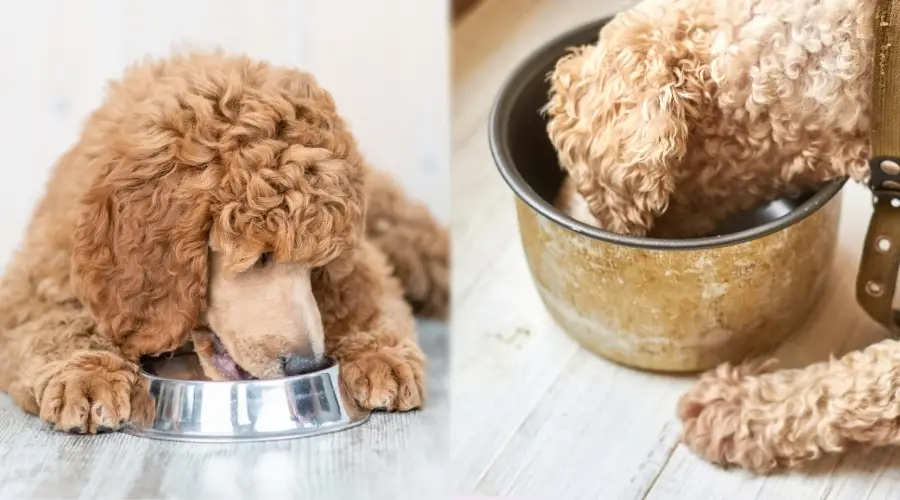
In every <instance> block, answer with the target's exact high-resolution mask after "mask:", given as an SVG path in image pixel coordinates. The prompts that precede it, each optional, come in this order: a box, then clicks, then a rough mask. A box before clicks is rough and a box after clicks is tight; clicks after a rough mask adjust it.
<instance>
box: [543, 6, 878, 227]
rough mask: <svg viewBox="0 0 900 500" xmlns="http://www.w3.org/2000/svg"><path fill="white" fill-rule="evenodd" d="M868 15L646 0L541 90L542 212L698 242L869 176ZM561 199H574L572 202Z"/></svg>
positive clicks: (562, 63)
mask: <svg viewBox="0 0 900 500" xmlns="http://www.w3.org/2000/svg"><path fill="white" fill-rule="evenodd" d="M873 8H874V1H873V0H854V1H850V2H847V1H843V0H840V1H838V0H835V1H826V2H821V1H817V0H800V1H792V0H750V1H741V2H732V1H729V0H715V1H707V0H645V1H643V2H641V3H640V4H638V5H636V6H634V7H632V8H630V9H628V10H626V11H623V12H621V13H619V14H617V15H616V16H615V17H614V18H613V19H612V20H611V21H610V22H609V23H608V24H607V25H606V26H604V27H603V29H602V30H601V32H600V37H599V40H598V42H597V43H595V44H593V45H587V46H583V47H576V48H573V50H572V51H571V52H570V53H569V54H568V55H566V56H565V57H563V58H561V59H560V60H559V61H558V63H557V65H556V68H555V70H554V72H553V74H552V75H551V78H550V82H551V96H550V100H549V102H548V104H547V107H546V111H547V113H548V116H549V119H550V120H549V123H548V133H549V136H550V138H551V140H552V142H553V145H554V147H555V148H556V150H557V152H558V156H559V161H560V164H561V166H562V167H563V168H564V169H565V170H566V172H567V173H568V178H567V184H566V186H564V188H563V190H562V196H561V199H560V200H558V201H557V202H556V205H557V206H558V207H559V208H561V209H563V210H564V211H566V212H568V213H569V214H570V215H572V216H573V217H574V218H577V219H579V220H581V221H582V222H585V223H588V224H592V225H595V226H597V227H600V228H601V229H605V230H608V231H612V232H615V233H621V234H629V235H636V236H648V235H649V236H654V237H671V238H686V237H695V236H703V235H707V234H709V233H710V232H711V231H713V230H714V229H715V227H716V225H717V224H718V223H719V222H721V221H722V220H723V219H726V218H727V217H728V216H730V215H732V214H734V213H736V212H739V211H742V210H746V209H749V208H751V207H753V206H755V205H757V204H759V203H761V202H764V201H767V200H771V199H774V198H777V197H779V196H793V195H797V194H801V193H803V192H806V191H808V190H810V189H812V188H815V187H817V186H818V185H820V184H821V183H822V182H824V181H826V180H829V179H834V178H837V177H842V176H846V175H849V176H851V177H853V178H854V179H857V180H862V179H864V178H865V177H866V174H867V172H868V169H867V163H866V162H867V160H868V137H869V135H868V134H869V117H868V107H869V104H870V93H869V87H870V86H871V69H872V68H871V67H872V64H871V60H870V59H871V57H872V47H871V41H872V40H871V32H872V27H871V26H870V24H871V19H872V17H871V16H872V11H873ZM573 197H577V198H578V200H576V201H571V199H572V198H573Z"/></svg>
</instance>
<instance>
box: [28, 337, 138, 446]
mask: <svg viewBox="0 0 900 500" xmlns="http://www.w3.org/2000/svg"><path fill="white" fill-rule="evenodd" d="M143 389H144V383H143V382H142V381H141V380H140V378H139V376H138V367H137V365H135V364H134V363H131V362H128V361H126V360H125V359H123V358H121V357H119V356H117V355H115V354H113V353H109V352H103V351H82V352H78V353H75V354H74V355H72V356H71V357H70V358H68V359H65V360H62V361H57V362H54V363H51V364H50V365H48V366H47V367H46V368H45V369H44V370H42V372H41V374H40V375H39V376H38V378H37V381H36V383H35V387H34V397H35V401H36V403H37V405H38V407H39V408H40V413H39V414H40V417H41V420H43V421H45V422H47V423H49V424H52V425H53V427H54V429H56V430H58V431H64V432H69V433H74V434H97V433H101V432H112V431H116V430H118V429H119V428H120V427H121V426H122V424H124V423H125V422H126V421H127V420H134V419H136V418H139V419H144V418H146V417H147V416H149V411H150V408H151V404H150V397H149V394H148V393H147V392H146V390H143Z"/></svg>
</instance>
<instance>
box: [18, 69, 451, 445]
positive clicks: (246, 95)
mask: <svg viewBox="0 0 900 500" xmlns="http://www.w3.org/2000/svg"><path fill="white" fill-rule="evenodd" d="M367 221H368V224H369V226H373V227H376V230H375V231H373V232H372V233H371V236H372V237H371V239H369V235H367V234H366V225H367V224H366V222H367ZM401 244H402V245H403V246H404V248H403V250H402V251H400V250H397V249H396V248H395V246H396V245H401ZM448 246H449V245H448V244H447V235H446V230H445V228H443V227H442V226H440V225H439V224H438V223H437V222H436V221H435V220H434V219H433V218H432V217H431V215H430V214H429V213H428V212H427V210H426V209H425V208H424V207H422V206H421V205H419V204H418V203H416V202H413V201H411V200H409V199H407V198H406V197H405V196H404V194H403V193H402V191H401V190H400V189H399V188H398V187H397V186H396V185H394V184H393V183H392V182H391V181H390V180H388V179H386V177H385V176H384V174H381V173H378V172H376V171H374V170H372V169H371V168H368V167H367V166H366V165H365V163H364V161H363V159H362V157H361V154H360V153H359V151H358V148H357V145H356V142H355V139H354V138H353V136H352V135H351V133H350V132H349V130H348V129H347V127H346V126H345V124H344V123H343V121H342V119H341V118H340V116H339V114H338V113H337V109H336V107H335V104H334V102H333V99H332V98H331V96H330V94H329V93H328V92H327V91H325V90H324V89H322V88H321V87H319V86H318V84H317V83H316V81H315V79H314V78H313V77H312V76H311V75H309V74H307V73H303V72H301V71H298V70H295V69H291V68H285V67H276V66H272V65H269V64H266V63H264V62H259V61H254V60H251V59H249V58H246V57H238V56H229V55H226V54H223V53H220V52H215V53H188V54H180V55H175V56H173V57H171V58H167V59H163V60H148V61H145V62H142V63H140V64H137V65H135V66H133V67H131V68H129V69H128V70H127V71H126V73H125V76H124V77H123V79H122V80H121V81H118V82H115V83H113V84H111V85H110V87H109V89H108V93H107V98H106V100H105V102H104V103H103V104H102V105H101V106H100V107H99V108H98V109H97V110H96V111H95V112H94V113H93V114H92V115H91V117H90V118H89V119H88V121H87V123H86V124H85V126H84V130H83V132H82V134H81V137H80V139H79V141H78V142H77V144H76V145H75V146H74V147H73V148H71V149H70V150H69V151H68V152H67V153H66V154H65V155H64V156H63V157H62V158H61V160H60V162H59V164H58V165H57V167H56V168H55V169H54V171H53V174H52V177H51V180H50V183H49V186H48V188H47V192H46V194H45V196H44V198H43V199H42V201H41V202H40V204H39V206H38V208H37V210H36V213H35V215H34V217H33V220H32V222H31V225H30V227H29V230H28V232H27V235H26V238H25V241H24V244H23V245H22V247H21V250H20V251H18V253H17V254H16V255H15V257H14V259H13V261H12V263H11V264H10V266H9V268H8V270H7V272H6V274H5V276H4V277H3V279H2V282H0V346H2V349H3V352H4V357H3V358H4V360H3V363H2V365H0V389H2V390H5V391H8V392H9V393H10V395H11V396H12V397H13V399H14V400H15V401H16V402H17V403H18V404H19V405H20V406H21V407H22V408H23V409H25V410H26V411H29V412H32V413H38V414H40V416H41V417H42V418H43V419H44V420H46V421H48V422H50V423H52V424H54V425H55V426H56V428H57V429H62V430H74V431H77V432H89V433H94V432H98V431H100V430H103V429H117V428H118V427H119V425H120V424H121V422H122V420H125V419H127V418H129V417H130V416H131V415H133V414H135V413H139V412H137V411H135V408H136V404H137V402H135V404H131V401H132V396H135V395H138V394H140V393H141V391H140V390H135V389H136V387H137V386H136V377H135V374H136V370H137V365H136V363H137V362H138V359H139V357H140V356H143V355H154V354H160V353H164V352H169V351H172V350H175V349H176V348H178V347H179V346H181V345H182V344H183V343H184V342H185V341H186V340H187V339H189V338H193V339H194V340H195V342H196V344H197V353H198V355H199V357H200V359H201V362H203V365H204V369H205V370H206V371H207V375H209V376H210V377H211V378H222V374H221V373H218V372H216V370H215V369H214V367H213V366H212V364H211V363H209V357H208V354H209V353H208V349H206V350H205V349H204V345H203V340H204V338H203V334H204V332H208V331H209V330H210V328H211V327H212V328H213V329H214V330H216V329H217V328H216V327H217V325H214V324H213V325H210V324H207V321H212V320H210V319H209V314H208V310H209V308H210V304H211V301H212V302H214V301H216V300H217V297H219V301H220V302H222V300H221V297H222V296H223V295H224V294H223V293H222V292H223V290H224V287H226V286H228V287H231V291H232V295H231V296H232V298H235V300H234V302H232V303H224V304H219V306H218V307H219V308H220V309H223V310H225V311H227V313H226V314H223V315H221V318H223V319H221V320H220V321H224V322H226V323H227V322H229V321H231V322H232V323H233V322H234V321H237V320H238V319H239V318H238V317H239V316H246V318H244V319H245V320H246V319H249V320H250V321H244V322H243V323H233V324H241V325H254V324H271V323H266V318H268V317H269V316H273V315H274V316H278V317H281V318H282V320H283V321H282V323H280V324H283V325H288V324H291V325H293V323H290V321H294V320H291V318H293V317H295V316H296V314H297V313H296V311H292V310H291V304H292V302H290V301H289V300H287V299H279V300H281V302H277V301H276V303H274V304H266V305H263V306H262V307H260V308H256V309H253V310H247V309H241V307H240V306H241V303H242V302H247V303H253V302H252V300H253V297H250V291H249V290H250V287H242V285H241V284H242V283H245V282H242V281H240V280H241V279H242V278H241V276H248V275H256V276H264V278H260V279H259V280H257V281H258V282H259V283H262V285H263V288H265V287H266V286H269V287H273V286H276V285H275V284H276V283H284V284H287V285H290V284H296V283H299V282H302V281H303V280H304V279H305V280H306V281H307V282H309V281H310V280H311V282H312V283H311V286H312V290H313V292H314V295H315V304H317V307H318V313H319V314H320V315H321V325H322V328H323V329H324V336H325V338H324V343H325V348H326V351H327V352H328V353H330V354H331V355H333V356H335V357H337V358H338V360H339V361H341V363H342V369H343V370H344V375H345V377H344V382H345V383H346V385H347V387H348V389H349V391H350V393H351V395H353V396H354V397H355V398H356V399H357V400H358V401H360V403H361V404H363V405H364V406H366V407H369V408H375V407H379V408H387V409H400V410H406V409H411V408H414V407H417V406H419V405H420V404H421V399H422V396H423V395H424V387H423V384H422V378H423V373H424V368H423V367H424V357H423V355H422V353H421V351H420V350H419V347H418V344H417V341H416V336H415V328H414V327H415V325H414V322H413V319H412V318H413V316H412V310H411V309H410V306H409V304H407V303H406V302H405V301H404V300H403V297H404V294H405V295H406V296H407V297H408V298H409V300H410V302H413V303H414V304H416V305H417V307H418V308H419V310H420V311H422V312H423V313H425V314H431V315H436V316H441V315H443V314H445V312H446V309H447V300H448V298H447V297H448V293H447V290H446V287H447V266H448V265H449V262H448V261H449V256H448V254H449V249H448ZM210 256H214V257H215V259H211V258H210ZM261 256H271V260H272V263H271V264H268V265H269V266H270V269H269V271H267V272H268V274H263V272H262V270H261V267H260V266H261V265H262V264H260V262H263V260H262V259H261ZM214 263H215V264H214ZM395 270H396V272H395ZM219 275H220V276H221V277H222V280H219V281H216V282H211V281H210V276H219ZM267 280H268V281H267ZM219 283H226V284H227V285H225V284H223V285H219ZM267 283H268V284H269V285H266V284H267ZM235 290H236V292H235ZM271 295H272V296H273V297H276V298H277V297H279V296H280V295H290V294H289V293H287V294H285V293H281V294H280V295H279V293H277V291H276V290H273V291H272V292H271ZM244 299H246V300H244ZM279 315H280V316H279ZM289 320H290V321H289ZM298 328H299V327H298ZM220 329H221V330H222V331H228V330H229V325H228V324H225V325H224V326H222V327H220ZM217 333H219V332H218V331H217ZM258 333H259V335H249V334H248V339H249V340H248V339H244V340H246V342H245V343H244V344H241V343H239V342H237V340H236V339H233V338H227V337H226V338H223V341H225V344H226V345H227V346H229V350H230V351H232V354H233V355H234V357H235V359H243V360H249V361H250V362H251V363H250V364H251V365H252V366H256V365H259V364H261V363H262V362H263V361H265V362H268V363H269V364H270V365H271V364H273V363H279V365H278V366H281V364H280V363H281V361H280V359H281V357H282V356H283V355H285V354H286V352H285V351H284V349H286V348H289V347H290V348H294V347H295V346H293V345H289V344H291V342H293V341H294V340H296V339H288V338H286V337H285V335H283V332H272V331H268V332H258ZM306 333H309V332H306ZM235 346H237V347H235ZM248 346H249V347H254V346H255V347H256V348H257V349H256V350H252V349H250V348H249V347H248ZM205 347H208V345H206V346H205ZM204 361H205V362H204ZM254 362H255V363H256V364H254ZM266 374H274V373H273V372H265V373H264V374H259V373H254V375H258V376H262V375H266ZM126 402H128V404H126Z"/></svg>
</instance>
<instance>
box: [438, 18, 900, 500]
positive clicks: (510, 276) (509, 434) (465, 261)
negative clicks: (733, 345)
mask: <svg viewBox="0 0 900 500" xmlns="http://www.w3.org/2000/svg"><path fill="white" fill-rule="evenodd" d="M626 6H627V3H625V2H615V1H610V0H487V2H486V3H485V4H483V5H482V6H480V7H478V8H477V10H475V11H474V12H473V13H472V14H471V16H470V17H468V18H467V19H465V20H464V22H463V23H462V24H461V25H460V26H458V27H457V28H456V30H455V33H454V40H453V57H454V75H453V103H454V109H453V163H452V167H451V168H452V175H453V192H452V198H451V199H452V200H453V222H452V224H453V235H454V241H453V245H454V269H453V280H454V281H453V287H454V290H453V301H454V309H455V310H454V314H453V318H452V335H451V338H452V352H453V359H452V377H453V386H452V387H453V389H452V397H451V401H452V403H451V408H452V418H451V426H452V443H453V445H452V449H451V459H452V464H453V465H452V467H451V469H450V475H451V480H452V483H453V485H454V488H455V489H456V490H457V491H467V492H469V491H475V492H478V493H479V494H485V495H497V496H504V497H509V498H521V499H526V498H533V499H548V500H553V499H560V500H576V499H586V500H596V499H602V500H610V499H613V500H614V499H642V498H648V499H654V500H668V499H687V500H718V499H723V500H724V499H727V500H743V499H756V498H758V499H761V500H768V499H771V500H780V499H785V500H815V499H846V500H863V499H873V500H874V499H884V500H888V499H896V498H900V453H895V450H893V449H884V450H878V451H875V452H870V453H867V454H866V453H859V452H857V453H855V454H850V455H847V456H845V457H840V458H828V459H825V460H823V461H821V462H819V463H817V464H815V466H814V467H812V468H811V469H810V470H807V471H805V473H803V474H801V473H793V474H789V475H781V476H773V477H768V478H766V477H754V476H751V475H749V474H747V473H744V472H742V471H728V472H726V471H723V470H719V469H717V468H715V467H712V466H710V465H708V464H706V463H704V462H702V461H700V460H699V459H697V458H695V457H694V456H693V455H692V454H691V453H690V452H689V451H688V450H687V449H686V448H684V447H683V446H681V445H679V443H678V433H679V432H680V426H679V423H678V421H677V419H676V418H675V414H674V407H675V403H676V400H677V399H678V397H679V396H680V395H681V394H682V393H683V392H684V391H685V390H686V389H687V388H688V387H689V386H690V384H691V383H692V379H691V378H690V377H668V376H661V375H651V374H647V373H642V372H638V371H634V370H629V369H626V368H623V367H620V366H616V365H614V364H612V363H610V362H607V361H605V360H603V359H601V358H599V357H597V356H594V355H592V354H590V353H588V352H587V351H585V350H583V349H581V348H579V347H578V346H577V345H576V344H575V343H574V342H573V341H571V340H569V339H568V338H567V337H566V336H565V335H564V334H563V333H562V332H561V330H560V329H558V328H557V327H556V326H555V325H554V324H553V322H552V321H551V319H550V318H549V316H548V315H547V314H546V313H545V312H544V309H543V308H542V306H541V303H540V300H539V298H538V295H537V293H536V291H535V290H534V288H533V286H532V282H531V279H530V277H529V272H528V269H527V266H526V263H525V258H524V255H523V253H522V249H521V246H520V243H519V239H518V233H517V226H516V219H515V214H514V207H513V195H512V194H511V192H510V191H509V190H508V189H507V187H506V185H505V184H504V182H503V181H502V179H501V178H500V175H499V174H498V173H497V172H496V170H495V168H494V166H493V163H492V161H491V156H490V153H489V150H488V142H487V123H486V122H487V117H488V112H489V109H490V106H491V104H492V102H493V99H494V97H495V95H496V92H497V91H498V89H499V87H500V85H501V84H502V82H503V80H504V79H505V77H506V76H507V75H508V74H509V73H510V72H511V70H512V69H513V68H514V66H515V65H516V64H517V63H518V62H519V61H521V60H522V59H523V58H524V57H525V56H526V55H527V54H528V53H529V52H530V51H531V50H533V49H534V48H536V47H538V46H539V45H540V44H541V43H543V42H544V41H547V40H549V39H550V38H552V37H554V36H555V35H557V34H559V33H561V32H563V31H565V30H566V29H568V28H570V27H574V26H576V25H580V24H583V23H586V22H588V21H590V20H592V19H595V18H598V17H601V16H605V15H607V14H611V13H613V12H615V11H617V10H620V9H622V8H624V7H626ZM844 195H845V196H846V198H845V203H844V207H845V208H844V213H843V216H842V228H841V241H840V249H839V251H838V253H837V257H836V259H835V263H834V265H835V266H836V268H835V272H836V274H837V278H836V279H835V280H833V282H832V283H831V286H830V288H829V291H828V296H827V298H826V300H825V301H824V304H823V306H822V307H821V309H820V311H819V313H818V314H817V316H816V318H815V320H814V321H813V322H812V324H811V325H809V327H808V328H806V329H805V330H804V331H802V332H798V334H797V335H796V336H795V337H794V338H793V339H792V340H790V341H789V342H788V343H787V344H786V345H785V346H784V347H783V348H782V349H781V350H780V351H779V353H777V354H778V355H779V356H780V357H782V358H783V359H784V360H785V361H786V362H787V363H788V364H792V365H798V364H803V363H808V362H810V361H813V360H819V359H823V358H825V357H827V355H828V354H829V353H835V354H840V353H843V352H845V351H847V350H849V349H853V348H857V347H860V346H863V345H866V344H868V343H870V342H873V341H875V340H878V339H879V338H881V336H882V332H881V331H880V329H879V328H878V326H876V325H875V324H874V323H873V322H871V321H869V320H868V319H867V318H866V317H865V316H864V314H863V313H862V312H861V311H860V310H859V309H858V308H857V306H856V303H855V301H854V290H853V286H854V282H855V273H856V267H857V265H858V259H859V254H860V250H861V245H862V239H863V236H864V234H865V229H866V224H867V221H868V215H869V213H870V211H871V209H870V203H869V198H868V196H867V195H866V191H865V190H864V189H862V188H861V187H859V186H849V187H848V188H846V190H845V192H844Z"/></svg>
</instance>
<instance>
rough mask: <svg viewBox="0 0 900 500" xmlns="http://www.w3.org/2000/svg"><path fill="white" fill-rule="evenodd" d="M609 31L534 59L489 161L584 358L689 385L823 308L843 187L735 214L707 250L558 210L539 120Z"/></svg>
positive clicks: (573, 35)
mask: <svg viewBox="0 0 900 500" xmlns="http://www.w3.org/2000/svg"><path fill="white" fill-rule="evenodd" d="M607 21H608V20H607V19H604V20H601V21H597V22H594V23H591V24H588V25H586V26H583V27H581V28H577V29H575V30H573V31H571V32H569V33H567V34H565V35H563V36H561V37H560V38H558V39H556V40H554V41H552V42H550V43H549V44H547V45H545V46H544V47H543V48H541V49H539V50H538V51H536V52H535V53H534V54H533V55H532V56H531V57H530V58H528V59H527V60H526V61H525V62H524V63H523V64H521V65H520V66H519V68H518V69H516V70H515V72H514V73H513V74H512V75H511V77H510V78H509V79H508V81H507V83H506V84H505V86H504V87H503V88H502V90H501V92H500V95H499V97H498V99H497V101H496V103H495V105H494V109H493V111H492V115H491V118H490V143H491V149H492V152H493V155H494V160H495V163H496V164H497V167H498V168H499V170H500V173H501V174H502V175H503V177H504V179H505V180H506V182H507V183H508V184H509V186H510V188H511V189H512V190H513V192H514V193H515V194H516V206H517V214H518V220H519V230H520V233H521V239H522V243H523V247H524V250H525V255H526V258H527V261H528V265H529V267H530V271H531V276H532V278H533V280H534V282H535V285H536V287H537V290H538V292H539V293H540V296H541V298H542V300H543V303H544V304H545V306H546V308H547V309H548V311H549V312H550V314H551V315H552V317H553V318H554V319H555V321H556V322H557V323H558V324H559V325H560V326H561V327H562V329H563V330H565V331H566V332H567V333H568V334H569V335H570V336H571V337H573V338H574V339H575V340H576V341H578V342H579V343H581V344H582V345H583V346H584V347H585V348H587V349H589V350H591V351H594V352H595V353H598V354H600V355H602V356H605V357H607V358H609V359H611V360H614V361H617V362H620V363H623V364H625V365H629V366H633V367H638V368H644V369H649V370H657V371H670V372H693V371H699V370H705V369H708V368H711V367H713V366H715V365H717V364H719V363H721V362H723V361H739V360H742V359H745V358H746V357H748V356H751V355H754V354H761V353H762V352H764V351H766V350H769V349H771V348H773V347H775V346H776V345H778V344H779V343H781V342H782V341H783V340H784V339H786V338H787V337H788V336H789V335H790V334H791V333H793V332H794V331H796V330H797V329H798V328H799V327H800V326H802V324H803V323H804V322H805V321H806V320H807V319H808V318H809V316H810V315H811V313H812V311H813V310H814V308H815V306H816V304H817V303H818V301H819V299H820V297H821V296H822V295H823V294H822V291H823V287H824V285H825V283H826V280H827V277H828V275H829V269H830V262H831V259H832V256H833V254H834V250H835V247H836V241H837V228H838V218H839V212H840V203H841V197H840V196H836V195H837V194H838V193H839V192H840V190H841V187H842V186H843V184H844V182H845V180H838V181H834V182H831V183H828V184H827V185H824V186H823V187H822V188H821V189H820V190H818V191H817V192H814V193H809V194H808V195H806V196H804V197H802V198H800V199H780V200H776V201H774V202H772V203H769V204H767V205H765V206H761V207H759V208H758V209H756V210H752V211H750V212H748V213H744V214H740V215H739V216H737V217H735V218H733V219H732V220H730V221H728V223H727V224H724V225H723V226H722V227H721V228H720V230H719V231H718V232H717V236H714V237H708V238H696V239H683V240H665V239H653V238H638V237H627V236H622V235H618V234H613V233H609V232H606V231H602V230H600V229H597V228H595V227H593V226H590V225H586V224H583V223H581V222H578V221H576V220H574V219H572V218H571V217H569V216H567V215H565V214H564V213H562V212H560V211H559V210H557V209H555V208H554V207H553V204H552V200H553V199H554V197H555V196H556V194H557V192H558V191H559V188H560V186H561V184H562V181H563V179H564V177H563V176H564V175H565V174H564V173H563V171H562V169H561V168H560V167H559V163H558V161H557V157H556V153H555V151H554V149H553V146H552V144H551V142H550V139H549V137H548V135H547V131H546V119H545V117H544V116H542V114H541V112H540V110H541V108H542V107H543V106H544V104H545V103H546V102H547V98H548V92H549V85H548V83H547V76H548V75H549V74H550V73H551V71H552V69H553V66H554V63H555V62H556V61H557V59H559V57H561V56H562V55H563V54H564V53H565V52H566V50H567V49H568V48H570V47H572V46H576V45H582V44H587V43H594V42H595V41H596V40H597V36H598V33H599V30H600V28H601V27H602V26H603V25H604V24H606V22H607ZM737 188H739V187H737Z"/></svg>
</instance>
